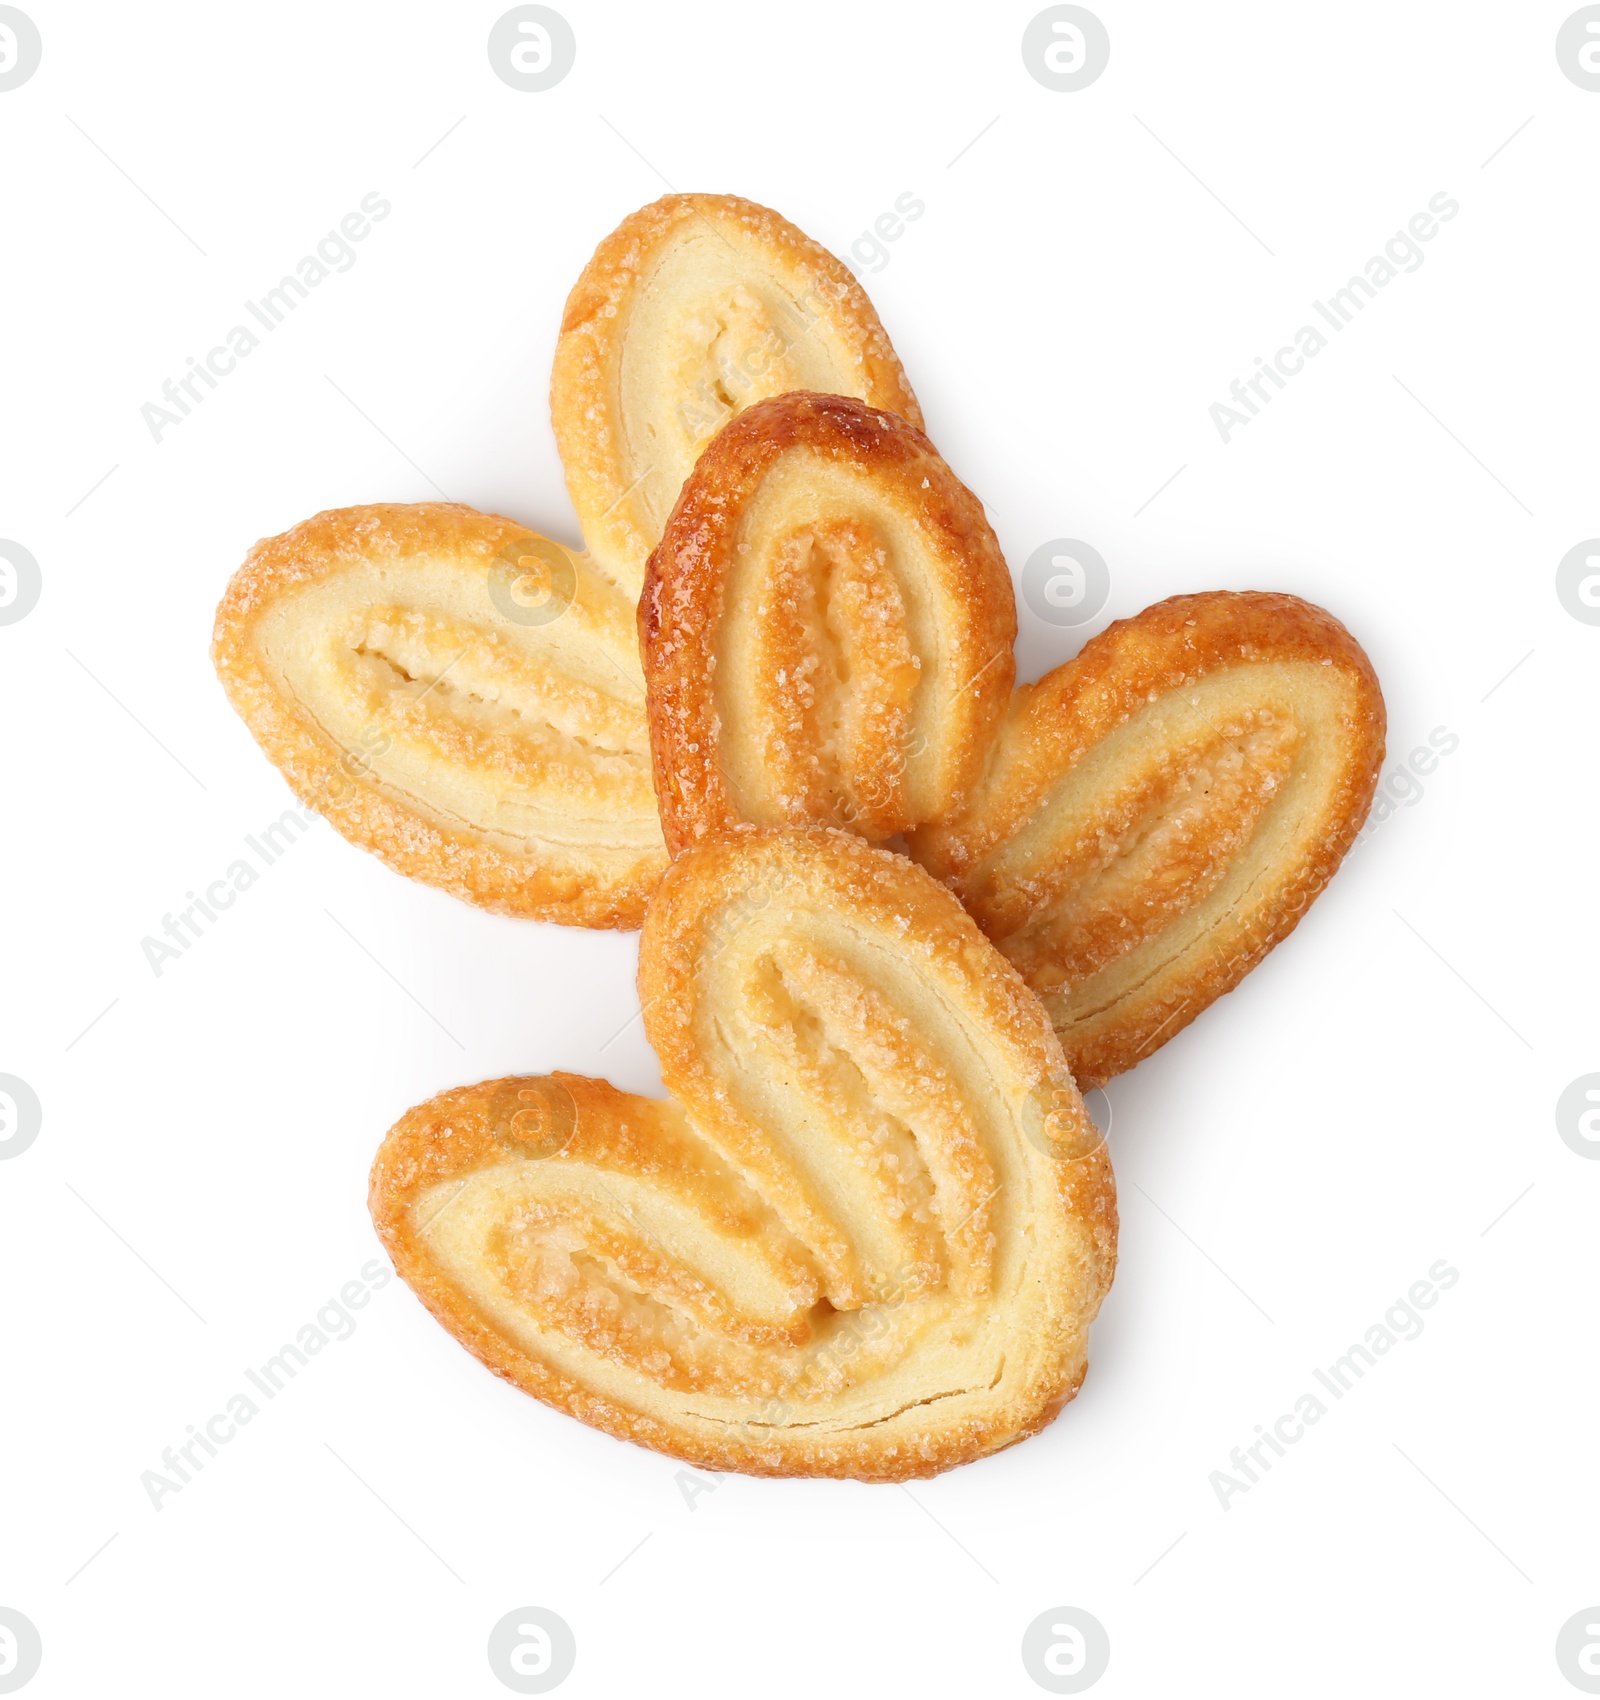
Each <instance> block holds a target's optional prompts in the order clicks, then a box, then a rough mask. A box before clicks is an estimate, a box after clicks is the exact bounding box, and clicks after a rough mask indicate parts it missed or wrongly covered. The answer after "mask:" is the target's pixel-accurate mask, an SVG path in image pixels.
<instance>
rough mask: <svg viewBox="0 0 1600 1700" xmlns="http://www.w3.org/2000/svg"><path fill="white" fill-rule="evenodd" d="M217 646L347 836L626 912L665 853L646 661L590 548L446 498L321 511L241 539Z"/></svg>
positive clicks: (455, 871)
mask: <svg viewBox="0 0 1600 1700" xmlns="http://www.w3.org/2000/svg"><path fill="white" fill-rule="evenodd" d="M212 658H213V660H214V661H215V663H216V668H217V673H218V675H219V677H220V678H221V680H222V683H223V686H224V688H225V689H226V691H227V693H228V697H229V700H230V701H231V702H232V703H233V706H234V708H235V709H236V710H237V711H238V713H239V715H240V717H241V718H242V719H243V721H244V722H245V724H246V725H247V726H248V727H249V728H250V731H251V733H252V734H253V736H254V737H255V739H256V742H257V743H259V744H260V745H261V747H262V749H263V750H264V751H265V752H266V754H267V756H268V758H269V759H270V760H271V761H272V762H273V763H274V764H275V765H276V766H277V767H278V768H279V769H280V770H281V771H282V773H283V775H284V777H285V778H286V779H287V780H288V781H289V783H290V785H291V786H292V787H293V788H294V790H295V792H296V794H297V795H298V796H299V797H300V798H301V800H302V801H303V802H304V803H305V804H306V805H307V807H309V808H312V809H315V810H317V811H318V812H319V813H320V814H323V815H325V816H326V817H327V818H328V819H329V820H330V821H331V822H332V823H333V825H334V826H336V827H337V828H338V830H339V831H340V832H341V833H342V834H343V835H344V836H345V837H346V838H348V839H349V840H350V841H351V843H353V844H357V845H359V846H360V847H361V848H362V849H365V850H370V851H372V852H373V853H374V854H375V855H377V856H380V857H382V858H383V860H384V861H386V862H387V863H389V865H390V866H391V867H393V868H397V869H398V870H399V871H400V872H401V873H403V874H408V875H409V876H410V877H411V878H413V879H419V880H423V881H425V882H426V883H428V884H429V885H437V886H441V887H443V889H444V890H446V891H449V892H451V893H453V894H454V895H455V896H457V897H461V898H464V899H466V901H468V902H469V903H476V904H479V905H481V906H482V907H484V908H486V909H494V910H498V911H499V912H501V913H502V914H510V915H521V916H527V917H530V918H534V919H538V920H546V921H563V922H566V923H568V924H570V925H573V926H588V927H637V926H638V925H639V923H640V920H641V919H642V917H643V914H644V904H645V899H646V898H647V897H648V895H649V893H650V891H651V889H652V888H653V887H654V885H655V882H656V880H657V879H658V878H659V877H660V874H661V871H662V869H663V868H664V867H665V865H666V846H665V844H664V843H663V841H662V838H661V829H660V822H659V818H658V816H657V813H656V806H655V795H654V788H653V785H652V783H651V775H650V756H649V745H648V728H647V724H646V719H645V708H644V678H643V674H642V673H641V671H640V668H639V657H638V644H637V638H636V636H635V630H634V618H633V608H632V605H631V603H630V602H629V601H628V599H627V598H625V597H624V596H623V595H622V594H621V593H620V592H619V591H618V590H617V589H616V587H615V586H614V585H612V584H610V583H609V582H608V581H607V580H606V579H605V578H603V577H602V576H601V575H600V574H599V573H597V572H595V571H594V569H593V567H592V566H591V565H590V564H589V563H588V562H587V561H586V560H585V559H584V557H583V556H581V555H574V554H571V553H569V552H568V551H566V550H564V549H562V548H560V546H559V545H557V544H553V543H551V542H549V541H548V540H547V539H545V538H542V537H539V536H538V535H537V534H536V533H534V532H531V531H529V530H528V528H527V527H526V526H522V525H518V524H517V523H516V522H515V521H513V520H508V519H502V518H500V517H499V516H497V515H494V514H483V513H478V512H476V511H475V510H473V509H472V508H468V507H462V506H460V505H459V504H456V503H450V502H419V503H415V504H410V505H407V504H401V503H376V504H374V505H372V506H369V507H359V508H340V509H335V510H333V511H331V512H328V513H322V514H318V515H316V516H315V518H313V519H309V520H307V521H305V522H304V523H303V524H301V525H297V526H295V527H294V528H293V529H292V530H290V531H286V532H284V533H283V535H282V536H279V537H269V538H267V539H265V540H264V541H262V542H260V543H258V544H257V545H256V546H255V548H254V549H252V550H251V551H250V554H249V556H248V557H247V558H246V560H245V563H244V565H243V566H242V567H241V568H240V569H239V571H238V572H237V573H236V574H235V575H234V578H233V581H232V582H231V583H230V585H229V586H228V590H227V594H226V595H225V596H224V597H223V599H222V603H221V605H220V606H219V608H218V609H217V623H216V634H215V639H214V642H213V646H212Z"/></svg>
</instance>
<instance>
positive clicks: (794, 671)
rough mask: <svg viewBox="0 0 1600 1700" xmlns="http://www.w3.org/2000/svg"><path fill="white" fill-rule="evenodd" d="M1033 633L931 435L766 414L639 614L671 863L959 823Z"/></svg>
mask: <svg viewBox="0 0 1600 1700" xmlns="http://www.w3.org/2000/svg"><path fill="white" fill-rule="evenodd" d="M1016 629H1017V616H1016V604H1015V602H1014V600H1013V597H1012V590H1011V578H1010V574H1009V573H1008V572H1007V570H1006V564H1005V560H1004V558H1003V557H1002V556H1001V553H1000V547H999V544H998V543H996V541H995V536H994V532H993V531H992V530H991V528H990V526H989V522H988V520H987V518H986V517H985V516H984V512H983V507H982V505H981V504H980V503H979V501H978V500H977V498H976V497H975V496H974V495H973V494H972V492H971V491H970V490H968V489H967V488H966V486H965V485H963V484H962V483H961V481H960V480H959V479H958V478H957V477H956V476H955V474H954V473H953V472H951V470H950V468H949V467H948V466H946V465H945V463H944V461H943V460H942V459H941V458H940V457H939V454H938V451H937V450H935V448H934V447H933V445H932V444H931V443H930V442H929V441H928V439H927V438H926V437H925V436H924V435H923V434H922V432H921V431H919V430H918V429H917V428H916V427H915V426H914V425H911V424H908V423H907V422H906V421H905V420H903V419H900V418H897V417H896V416H895V415H894V414H891V413H884V412H880V411H879V410H877V409H875V408H871V407H868V406H866V405H865V404H864V403H863V402H859V401H854V400H851V399H849V398H848V397H844V396H825V395H814V394H810V393H804V392H802V393H797V394H792V395H784V396H775V397H773V398H771V399H770V400H767V401H761V402H757V403H756V404H755V405H754V406H753V407H750V408H748V409H747V410H746V411H745V412H743V413H741V414H740V415H739V416H738V418H737V419H734V420H732V421H730V423H728V424H727V425H725V426H724V427H723V428H722V430H721V431H720V432H719V433H718V434H717V436H716V437H714V438H713V439H712V441H711V443H710V444H709V445H708V446H707V447H706V449H705V451H704V453H703V454H702V455H701V456H700V459H699V461H698V463H697V464H696V466H695V468H694V471H693V472H692V473H691V474H690V475H689V478H688V481H687V482H686V483H685V484H684V487H683V493H682V495H681V496H680V497H679V499H678V505H677V507H676V508H675V509H674V510H673V513H672V517H671V518H670V519H669V520H668V522H667V527H666V531H665V533H664V535H663V536H662V539H661V542H660V544H659V545H658V546H657V547H656V550H655V552H654V553H653V554H652V555H651V557H650V566H649V570H648V572H647V574H646V577H645V588H644V594H643V596H642V597H641V598H640V602H639V641H640V647H641V650H642V652H643V656H644V670H645V681H646V687H647V693H648V703H649V713H650V742H651V749H652V751H653V754H654V759H655V775H656V792H657V796H658V798H659V801H660V805H661V820H662V826H663V829H664V831H665V833H666V839H667V845H668V848H669V849H670V850H672V851H673V852H674V853H676V852H677V851H678V850H679V849H680V848H682V846H683V845H685V844H690V843H693V842H695V841H696V840H698V839H700V838H703V837H705V836H706V835H707V834H709V833H715V832H723V831H727V830H729V829H730V828H732V827H735V826H739V825H745V824H754V825H758V826H813V825H817V826H841V827H848V828H849V829H850V830H851V831H852V832H855V833H857V834H859V835H860V836H861V837H863V838H865V839H867V840H869V841H870V842H875V843H876V842H881V841H883V840H884V839H887V838H891V837H893V836H894V835H895V834H896V833H901V832H907V831H909V830H910V829H911V828H913V827H916V826H918V825H922V824H926V823H929V822H934V821H938V820H940V819H942V818H943V817H944V816H945V815H946V814H948V813H949V812H950V811H951V810H952V809H953V808H955V807H956V806H958V805H959V803H960V801H961V798H962V796H963V795H964V793H965V792H966V790H967V788H968V786H969V785H971V783H972V782H973V781H974V780H975V779H976V778H977V776H978V774H979V773H980V772H981V770H982V767H983V762H984V757H985V755H986V754H987V751H988V748H989V746H990V743H991V741H992V739H993V737H994V734H995V731H996V729H997V727H998V726H999V724H1000V722H1001V720H1002V718H1003V717H1004V714H1005V709H1006V703H1007V701H1008V699H1009V697H1010V693H1011V685H1012V680H1013V677H1014V674H1015V668H1014V663H1013V659H1012V644H1013V641H1014V640H1015V637H1016Z"/></svg>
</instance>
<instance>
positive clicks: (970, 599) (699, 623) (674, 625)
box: [639, 390, 1017, 855]
mask: <svg viewBox="0 0 1600 1700" xmlns="http://www.w3.org/2000/svg"><path fill="white" fill-rule="evenodd" d="M797 447H804V448H808V449H811V450H814V451H815V452H817V453H819V454H823V455H827V456H829V457H831V458H834V459H838V460H844V461H847V462H848V463H849V465H850V466H852V467H853V468H857V469H859V470H861V471H862V472H864V473H867V474H868V475H870V476H873V477H876V478H879V479H881V480H884V481H891V480H892V481H894V482H895V483H897V484H898V485H899V486H900V487H901V488H902V489H903V490H905V491H907V492H910V495H911V499H912V500H914V501H915V503H916V504H917V505H918V507H919V508H921V510H922V512H923V514H924V516H925V518H926V520H927V523H928V524H929V526H930V527H932V528H933V529H935V530H936V531H938V532H939V533H941V534H942V536H943V537H944V539H945V540H946V543H947V545H948V548H949V550H950V552H951V554H952V555H953V556H954V557H955V558H956V559H957V560H958V561H960V562H961V563H962V564H963V566H964V567H965V569H966V582H965V584H963V585H962V586H960V587H959V589H958V591H957V594H958V595H960V596H961V597H962V599H963V601H964V603H965V606H966V609H967V612H968V615H969V618H970V631H971V649H972V651H973V652H974V678H973V680H972V683H971V684H970V685H969V687H968V689H969V691H970V692H971V697H972V700H971V703H970V705H968V707H967V709H966V711H965V712H966V714H967V715H968V716H969V717H970V719H969V723H968V731H967V735H966V737H965V739H964V740H963V743H964V745H965V747H964V748H960V749H958V750H957V751H955V752H954V754H955V757H956V759H955V762H954V765H955V767H956V770H957V772H958V773H960V774H963V775H964V780H965V782H964V783H958V785H957V793H958V795H959V794H961V793H962V792H964V790H965V787H966V784H970V783H971V781H972V780H973V779H975V778H976V777H977V775H978V774H979V772H980V771H981V770H982V766H983V761H984V758H985V756H986V754H987V752H988V749H989V747H990V744H991V742H992V739H993V737H994V736H995V734H996V732H997V731H998V729H999V727H1000V724H1001V720H1002V718H1003V716H1004V713H1005V706H1006V702H1007V700H1008V698H1009V696H1010V693H1011V684H1012V680H1013V679H1014V677H1015V676H1016V664H1015V660H1014V657H1013V645H1014V644H1015V642H1016V635H1017V608H1016V599H1015V597H1014V595H1013V592H1012V587H1011V575H1010V573H1009V571H1008V570H1007V568H1006V564H1005V558H1004V556H1002V554H1001V553H1000V545H999V543H998V542H997V541H996V540H995V535H994V531H993V528H992V527H991V526H990V524H989V521H988V518H987V516H986V515H985V513H984V511H983V504H982V503H981V502H979V500H978V499H977V497H976V496H974V495H973V494H972V492H971V491H970V490H969V489H967V487H966V485H964V484H963V483H962V482H961V480H960V479H959V478H957V477H956V475H955V474H954V473H953V472H952V471H951V470H950V468H949V467H948V466H947V465H946V464H945V462H944V460H943V458H942V457H941V456H940V454H939V451H938V450H937V449H936V448H934V446H933V444H932V443H930V442H929V441H928V439H927V437H926V436H924V435H923V433H922V431H921V430H919V429H918V427H917V426H915V425H913V424H911V423H909V422H908V421H907V420H904V419H900V418H897V417H896V416H895V415H894V414H892V413H885V412H883V411H882V410H881V409H878V408H873V407H868V406H867V405H866V404H865V403H864V402H860V401H856V400H854V399H853V398H851V397H848V396H826V395H818V394H815V393H813V392H811V391H806V390H799V391H795V392H793V393H791V394H789V395H782V396H772V397H769V398H768V399H767V400H765V401H759V402H756V403H755V404H754V405H752V406H751V407H748V408H746V409H745V411H744V412H743V413H741V414H739V415H738V416H737V417H735V418H734V419H731V420H729V422H728V423H727V424H726V425H724V426H723V428H722V429H721V430H720V431H719V432H718V433H717V435H716V436H715V437H713V438H712V439H711V441H710V442H709V443H708V444H707V445H706V447H705V449H704V451H703V452H702V453H701V456H700V459H699V461H698V462H697V463H696V465H695V468H694V471H693V472H691V473H690V475H689V477H688V478H687V479H686V480H685V482H684V486H683V490H682V492H681V493H680V494H679V497H678V502H677V505H676V507H674V509H673V510H672V514H671V516H670V518H669V519H668V520H667V525H666V529H665V530H664V531H663V533H662V536H661V542H660V543H659V545H658V546H657V547H656V549H655V550H654V551H653V552H652V554H651V556H650V561H649V565H648V567H647V568H646V571H645V583H644V591H643V593H642V594H641V596H640V598H639V649H640V653H641V655H642V657H643V659H644V675H645V698H646V702H647V704H648V707H649V715H650V749H651V755H652V758H653V761H654V765H655V782H656V802H657V805H658V806H659V808H660V810H661V827H662V831H663V833H664V834H665V835H666V840H667V848H668V850H669V852H670V853H671V854H673V855H676V854H677V853H678V851H680V850H681V849H683V847H684V846H685V845H687V844H692V843H695V842H697V841H698V840H700V839H702V838H705V837H707V836H709V835H711V834H714V833H718V832H725V831H727V830H729V829H731V828H733V827H735V826H737V825H740V824H741V821H740V817H739V815H738V814H737V812H736V811H735V807H734V803H733V799H732V797H731V796H730V794H729V790H728V786H727V783H726V780H725V779H724V777H723V772H722V764H721V755H720V750H719V747H718V746H719V736H718V722H717V711H716V703H715V694H714V685H715V678H714V674H715V669H716V665H717V655H716V650H717V637H718V633H719V630H720V627H721V624H722V617H723V591H724V587H725V585H726V582H727V574H728V568H729V565H730V562H731V558H732V551H733V547H734V542H735V539H736V538H737V535H738V531H739V524H740V520H741V518H742V516H743V513H744V511H745V509H746V507H747V506H748V505H749V503H750V502H751V501H752V500H753V499H754V497H755V495H756V492H757V491H758V489H759V488H760V485H761V482H762V480H763V479H764V478H765V477H766V476H767V474H768V472H769V471H771V469H772V468H773V466H774V465H775V464H776V463H777V461H778V459H779V457H780V456H782V455H783V454H784V453H786V452H787V451H788V450H790V449H793V448H797ZM979 654H982V655H987V656H990V657H993V656H999V657H1000V658H1001V659H1000V660H999V662H998V664H993V663H991V662H978V661H977V660H976V656H977V655H979ZM817 824H819V825H820V824H822V823H820V822H819V823H817Z"/></svg>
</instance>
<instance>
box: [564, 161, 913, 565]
mask: <svg viewBox="0 0 1600 1700" xmlns="http://www.w3.org/2000/svg"><path fill="white" fill-rule="evenodd" d="M788 390H821V391H824V392H826V393H829V394H837V395H851V396H858V397H860V398H861V399H862V400H863V401H866V402H870V403H871V404H872V405H873V406H874V407H883V408H888V409H889V410H890V411H891V412H894V413H898V414H900V415H901V416H902V417H903V418H906V419H909V420H911V422H912V423H913V424H917V425H920V424H921V423H922V415H921V413H920V412H919V411H918V408H917V399H916V397H915V396H914V395H913V394H912V393H911V387H910V385H909V384H908V383H907V382H906V377H905V373H904V372H903V371H902V370H901V369H900V362H899V360H898V359H896V357H895V352H894V349H893V348H892V347H890V345H889V338H888V336H887V335H886V334H885V333H884V329H883V326H882V325H881V324H880V323H879V321H878V315H877V313H876V312H874V310H873V307H872V303H871V302H870V301H869V300H868V299H867V297H866V294H865V292H864V291H863V290H862V288H861V285H860V284H858V283H857V282H856V280H855V279H854V277H852V276H851V274H850V273H849V272H848V271H847V270H846V269H845V267H844V266H843V265H841V264H840V262H839V261H838V260H836V259H835V258H834V257H833V255H832V254H830V253H829V252H828V251H827V250H826V249H825V248H823V247H820V246H819V245H818V244H817V243H815V242H813V241H812V240H811V238H810V237H809V236H807V235H806V234H805V233H804V232H803V231H800V230H797V229H796V228H795V227H794V225H792V224H790V223H789V221H788V220H787V219H785V218H781V217H780V216H779V215H778V214H777V213H775V212H773V211H772V210H771V209H770V208H768V207H763V206H758V205H757V204H756V203H755V202H754V201H745V200H741V199H739V197H738V196H737V195H666V196H663V197H662V199H661V200H659V201H655V202H652V203H651V205H649V206H647V207H641V208H640V209H639V211H638V212H636V213H632V214H630V215H629V217H627V218H625V219H624V220H623V221H622V223H621V224H620V225H619V226H618V227H617V228H616V229H615V230H614V231H612V233H611V234H610V235H609V236H608V237H606V239H605V240H604V241H603V242H602V243H601V244H600V246H599V247H598V248H597V249H596V250H595V252H594V257H593V258H592V259H591V260H590V261H589V264H588V265H587V266H585V267H584V270H583V275H582V276H581V277H580V278H579V279H578V281H577V283H576V284H574V285H573V289H572V293H571V295H569V296H568V298H567V305H566V311H565V313H564V314H563V316H562V321H561V335H560V339H559V340H558V342H557V344H556V358H555V367H554V370H553V372H552V374H551V379H550V415H551V420H552V423H553V424H554V427H555V434H556V445H557V447H558V448H559V450H560V452H561V464H562V466H563V467H564V468H565V470H566V475H567V488H568V490H569V491H570V492H571V494H572V502H573V506H574V507H575V508H576V509H577V510H578V520H579V523H580V524H581V526H582V528H583V536H584V542H585V543H586V545H587V546H588V548H589V551H590V553H591V554H592V556H593V558H594V560H595V561H596V563H597V564H598V565H599V567H600V568H601V570H602V571H603V572H605V573H606V574H608V575H609V576H610V577H611V579H612V580H613V582H614V583H616V584H618V585H619V586H621V587H622V589H623V590H624V591H626V593H627V594H628V595H629V596H633V597H636V596H637V595H638V594H639V588H640V585H641V584H642V583H643V581H644V569H645V561H646V559H647V558H648V556H649V554H650V551H651V550H652V549H653V548H654V547H655V545H656V542H657V539H659V537H660V536H661V529H662V527H663V526H664V525H665V524H666V520H667V515H668V514H669V513H671V511H672V505H673V503H674V502H676V501H677V499H678V492H679V490H680V489H681V488H682V487H683V481H684V479H685V478H687V477H688V476H689V473H690V471H691V470H692V468H693V467H694V463H695V461H696V460H698V459H699V457H700V453H701V451H702V450H703V449H704V447H705V446H706V444H707V443H708V442H709V441H710V440H711V438H712V437H714V436H715V435H716V433H717V431H718V430H719V429H720V428H721V427H722V426H723V425H724V424H726V423H727V421H728V420H729V419H731V418H733V417H734V416H735V415H736V414H738V413H740V412H741V411H742V410H743V409H745V408H746V407H749V406H750V405H751V404H752V403H753V402H757V401H760V400H761V399H762V398H763V397H765V396H774V395H782V394H784V392H785V391H788Z"/></svg>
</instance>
